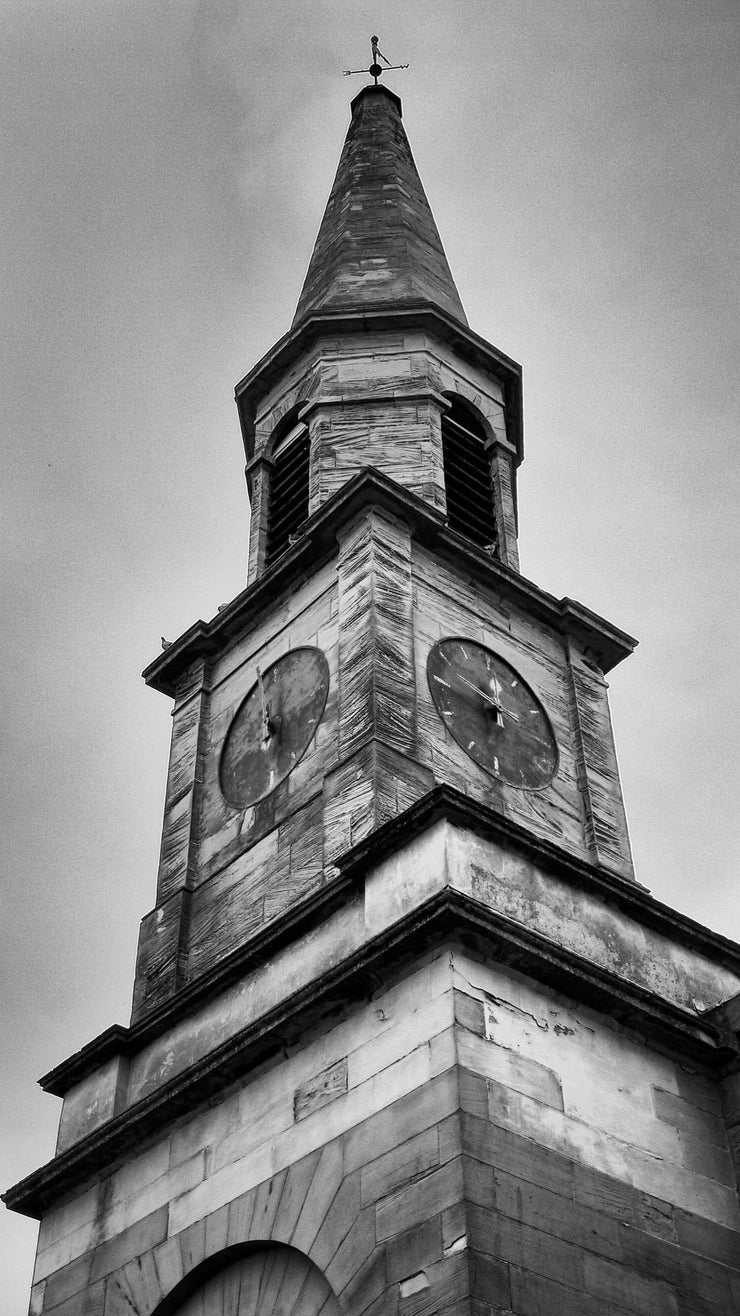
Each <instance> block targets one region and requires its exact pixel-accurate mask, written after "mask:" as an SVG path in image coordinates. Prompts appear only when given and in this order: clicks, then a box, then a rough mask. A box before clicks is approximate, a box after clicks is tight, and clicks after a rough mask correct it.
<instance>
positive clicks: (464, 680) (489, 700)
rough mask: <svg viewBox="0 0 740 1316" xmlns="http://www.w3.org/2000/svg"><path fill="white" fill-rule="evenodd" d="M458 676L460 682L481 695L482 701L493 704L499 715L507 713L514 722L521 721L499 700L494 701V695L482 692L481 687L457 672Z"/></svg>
mask: <svg viewBox="0 0 740 1316" xmlns="http://www.w3.org/2000/svg"><path fill="white" fill-rule="evenodd" d="M456 676H457V679H458V681H462V683H463V685H467V686H469V687H470V689H471V690H475V693H476V694H477V695H480V697H481V699H485V701H486V703H487V704H492V705H493V707H494V708H495V710H496V712H497V713H505V714H506V716H507V717H510V718H511V720H512V722H518V721H519V718H518V717H517V714H516V713H512V712H511V710H510V709H509V708H504V706H503V704H501V703H500V702H499V700H498V699H494V698H493V696H492V695H487V694H486V692H485V690H481V688H480V686H479V685H474V684H473V682H472V681H469V680H468V678H467V677H466V676H462V675H461V673H460V672H456Z"/></svg>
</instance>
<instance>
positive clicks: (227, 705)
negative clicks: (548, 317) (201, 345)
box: [5, 76, 740, 1316]
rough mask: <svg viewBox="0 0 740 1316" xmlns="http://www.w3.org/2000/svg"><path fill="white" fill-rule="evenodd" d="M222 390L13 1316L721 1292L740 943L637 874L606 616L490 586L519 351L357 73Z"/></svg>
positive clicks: (611, 1314) (33, 1193)
mask: <svg viewBox="0 0 740 1316" xmlns="http://www.w3.org/2000/svg"><path fill="white" fill-rule="evenodd" d="M236 402H237V407H238V413H239V419H240V424H241V431H242V436H243V441H244V448H245V452H246V462H247V465H246V474H247V482H248V487H249V497H250V504H251V521H250V536H249V564H248V583H247V586H246V588H245V589H244V591H243V592H242V593H240V594H239V595H238V596H237V597H236V598H235V599H233V601H232V602H231V603H229V604H228V605H227V606H226V607H224V608H222V609H221V610H220V611H219V612H218V614H217V616H216V617H215V618H214V619H213V620H212V621H210V622H203V621H198V622H196V623H195V624H194V625H193V626H191V627H190V629H189V630H188V631H186V632H185V634H184V635H182V636H181V637H180V638H179V639H178V640H176V641H175V642H174V643H173V644H171V645H169V646H168V647H167V648H166V649H165V650H164V651H163V652H162V653H161V654H160V655H159V656H158V657H157V658H156V659H155V660H154V662H152V663H151V664H150V666H149V667H148V668H147V669H146V671H145V673H144V676H145V679H146V681H147V682H148V683H149V684H150V685H151V686H153V687H154V688H155V689H157V690H159V691H161V692H162V693H163V694H164V695H166V696H167V697H168V698H169V699H170V700H172V701H173V729H172V746H171V754H170V763H169V775H168V782H167V793H166V802H165V813H164V823H163V832H162V844H161V852H160V859H159V871H158V879H157V889H156V899H155V904H154V908H153V909H152V911H151V912H150V913H148V914H147V915H146V917H145V918H144V919H143V922H142V925H141V933H140V938H139V949H138V956H137V965H136V980H135V987H134V997H133V1009H132V1016H131V1022H130V1024H129V1025H128V1026H127V1027H123V1026H113V1027H111V1028H109V1029H108V1030H107V1031H106V1032H104V1033H103V1034H102V1035H101V1036H100V1037H98V1038H96V1039H95V1040H94V1041H93V1042H91V1043H90V1044H89V1045H88V1046H87V1047H85V1048H84V1049H83V1050H82V1051H80V1052H79V1053H77V1054H76V1055H74V1056H72V1057H71V1058H70V1059H69V1060H67V1061H65V1062H63V1063H62V1064H60V1065H59V1066H58V1067H57V1068H56V1069H55V1070H53V1072H52V1073H50V1074H48V1075H47V1076H46V1077H45V1078H44V1079H43V1080H42V1084H43V1086H44V1088H45V1089H46V1090H47V1091H48V1092H50V1093H53V1094H54V1095H56V1096H58V1097H62V1098H63V1107H62V1114H61V1121H60V1128H59V1138H58V1144H57V1150H56V1154H55V1157H54V1159H53V1160H52V1161H51V1162H50V1163H49V1164H47V1165H45V1166H43V1167H42V1168H41V1169H39V1170H37V1171H36V1172H35V1173H33V1174H31V1175H30V1176H29V1177H28V1178H27V1179H25V1180H24V1181H23V1182H21V1183H20V1184H18V1185H16V1186H15V1187H14V1188H12V1189H10V1190H9V1191H8V1193H7V1194H6V1196H5V1200H6V1202H7V1204H8V1206H9V1207H10V1208H11V1209H13V1210H18V1211H22V1212H25V1213H26V1214H28V1215H32V1216H35V1217H37V1218H38V1219H39V1220H40V1222H41V1225H40V1234H39V1244H38V1254H37V1263H36V1272H35V1276H34V1287H33V1294H32V1305H31V1311H32V1313H33V1316H124V1314H125V1316H206V1313H207V1316H272V1314H273V1313H274V1314H275V1316H277V1314H278V1313H280V1316H291V1314H293V1313H295V1316H299V1314H300V1316H319V1313H321V1314H322V1316H333V1314H334V1313H347V1314H348V1316H386V1314H387V1316H432V1314H436V1313H440V1314H441V1313H455V1316H458V1314H459V1316H463V1313H464V1314H465V1316H468V1314H469V1316H495V1314H496V1313H499V1314H500V1316H543V1314H544V1313H549V1314H552V1316H559V1314H560V1313H563V1314H564V1313H570V1314H571V1316H627V1314H629V1313H634V1314H635V1316H638V1314H639V1316H698V1314H699V1313H701V1314H702V1316H704V1314H706V1316H730V1313H733V1312H737V1311H738V1310H740V1210H739V1205H738V1171H739V1168H740V1032H739V1030H740V996H739V993H740V948H738V947H737V946H735V945H733V944H731V943H730V942H728V941H727V940H726V939H724V938H723V937H721V936H719V935H718V934H716V933H713V932H710V931H708V930H706V929H704V928H702V927H701V926H699V925H697V924H696V923H694V922H693V921H691V920H690V919H688V918H685V917H683V916H681V915H679V914H677V913H675V912H674V911H672V910H671V909H669V908H668V907H666V906H665V905H662V904H660V903H659V902H657V901H656V900H654V899H653V898H652V897H651V896H650V894H649V893H648V891H647V890H646V889H645V887H643V886H642V885H640V883H639V882H638V881H637V880H636V878H635V874H634V871H633V864H632V857H631V852H630V845H629V838H628V832H627V823H626V818H625V812H624V807H623V803H622V794H621V789H620V780H619V773H618V768H617V761H616V754H615V748H614V741H613V735H612V729H611V722H610V716H609V708H608V702H607V684H606V676H607V674H608V673H609V672H610V671H611V669H612V668H613V667H615V666H616V664H618V663H619V662H620V661H621V660H622V659H623V658H625V657H627V656H628V655H629V653H630V652H631V650H632V648H633V647H634V641H633V640H631V639H630V637H629V636H628V635H626V634H624V633H623V632H622V631H621V630H619V629H617V628H616V627H615V626H613V625H611V624H610V623H609V622H607V621H605V620H604V619H603V618H602V617H600V616H597V615H596V614H595V613H593V612H591V611H590V610H589V609H587V608H585V607H583V606H582V605H580V604H578V603H577V602H575V601H573V600H572V599H567V598H565V599H556V598H554V597H552V596H551V595H549V594H547V593H545V592H544V591H543V590H541V589H540V588H538V586H537V585H536V584H534V583H533V582H531V581H529V580H527V579H525V578H524V577H523V576H522V575H521V574H520V571H519V559H518V552H517V492H516V480H517V470H518V467H519V464H520V463H521V460H522V456H523V447H522V388H521V370H520V367H519V366H518V365H517V364H516V362H515V361H513V360H511V359H510V358H509V357H508V356H506V355H505V354H504V353H503V352H502V351H500V350H499V349H498V348H496V347H493V346H492V345H491V344H490V343H488V342H486V341H485V340H484V339H483V338H481V337H479V336H478V335H477V334H476V333H475V331H474V330H473V329H471V328H470V327H469V325H468V323H467V320H466V317H465V312H464V310H463V307H462V303H461V301H460V297H459V294H458V291H457V288H456V286H455V282H454V279H453V276H452V273H451V271H450V268H449V265H448V263H447V259H446V256H445V253H444V249H443V247H442V243H441V240H440V237H439V233H438V232H437V228H436V225H435V222H434V219H433V217H432V212H431V210H430V208H429V204H428V202H427V199H426V196H425V193H424V189H423V187H422V184H421V181H420V178H419V175H418V172H417V170H416V166H415V164H414V160H413V156H412V154H411V150H410V148H409V144H408V141H407V138H406V134H405V132H404V128H403V122H402V115H401V103H400V101H399V99H398V97H397V96H396V95H395V94H393V92H391V91H389V90H388V89H387V88H385V87H384V86H382V85H379V84H378V82H377V76H376V79H375V84H374V85H369V86H366V87H364V88H363V89H362V90H361V91H360V92H359V94H358V95H357V96H356V97H355V99H354V100H353V101H352V112H351V122H350V126H349V130H348V133H347V137H346V141H345V144H344V149H343V151H342V155H341V158H340V162H339V167H338V171H337V175H336V179H335V182H334V185H333V187H332V190H331V194H330V196H329V201H328V203H327V207H326V211H325V214H324V217H323V220H322V223H321V227H320V230H319V235H318V238H317V241H316V245H315V248H314V251H313V255H312V257H311V261H310V264H309V268H308V273H307V275H306V279H305V283H304V285H303V289H302V291H301V293H300V297H299V300H298V306H297V310H296V313H295V317H294V319H293V322H292V325H291V327H290V329H289V331H288V332H287V333H286V334H285V336H284V337H283V338H282V339H280V341H279V342H278V343H276V344H275V346H274V347H273V348H272V349H271V350H270V351H269V352H268V353H267V355H266V356H265V357H264V358H263V359H262V360H261V361H260V362H259V363H258V364H257V365H256V366H254V368H253V369H251V370H250V371H249V373H248V374H247V375H245V377H244V378H243V379H242V380H241V382H240V383H239V384H238V385H237V388H236Z"/></svg>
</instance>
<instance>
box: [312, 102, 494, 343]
mask: <svg viewBox="0 0 740 1316" xmlns="http://www.w3.org/2000/svg"><path fill="white" fill-rule="evenodd" d="M420 303H424V304H426V305H429V304H430V303H431V304H432V305H434V306H436V307H438V308H439V309H440V310H442V311H445V312H446V313H447V314H448V315H451V316H453V317H454V319H456V320H459V321H461V323H462V324H464V325H467V323H468V322H467V319H466V317H465V312H464V310H463V307H462V302H461V301H460V296H459V294H458V291H457V288H456V287H455V281H454V279H453V277H452V273H451V271H450V267H449V265H448V264H447V257H446V256H445V253H444V249H443V247H442V243H441V241H440V237H439V233H438V232H437V226H436V224H435V222H434V219H433V217H432V212H431V210H430V208H429V202H428V201H427V199H426V195H425V193H424V188H423V186H422V182H421V179H420V178H419V174H418V172H417V168H416V165H415V164H414V158H413V156H412V154H411V148H410V146H409V143H408V138H407V137H406V133H405V132H404V128H403V124H402V123H401V102H400V100H399V98H398V96H395V95H394V94H393V92H391V91H388V89H387V88H386V87H382V86H379V85H378V86H369V87H364V88H363V90H362V91H361V92H360V93H359V95H358V96H356V97H355V99H354V100H353V102H352V121H351V123H350V126H349V130H348V132H347V137H346V140H345V143H344V149H343V151H342V155H341V158H340V161H339V168H338V169H337V176H336V178H335V179H334V186H333V187H332V190H331V194H330V196H329V200H328V203H327V206H326V210H325V212H324V218H323V220H322V221H321V228H320V229H319V236H318V238H317V239H316V246H315V247H314V250H313V255H312V257H311V262H310V264H309V267H308V273H307V275H306V280H305V283H304V285H303V291H302V292H301V295H300V298H299V300H298V306H297V309H296V313H295V316H294V318H293V325H294V326H296V325H297V324H299V323H300V321H302V320H304V319H305V318H306V317H307V316H308V315H311V314H313V313H314V312H316V311H318V310H321V311H341V310H360V311H362V310H375V311H378V310H382V309H386V308H388V309H389V308H391V307H393V308H396V307H397V308H398V309H401V308H406V307H409V306H412V305H415V306H418V305H419V304H420Z"/></svg>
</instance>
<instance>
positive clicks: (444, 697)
mask: <svg viewBox="0 0 740 1316" xmlns="http://www.w3.org/2000/svg"><path fill="white" fill-rule="evenodd" d="M427 678H428V681H429V689H430V690H431V693H432V698H433V699H434V702H435V704H436V706H437V711H438V712H439V715H440V717H441V718H442V721H443V722H444V724H445V726H446V727H447V729H448V731H449V732H450V734H451V735H452V736H453V737H454V739H455V740H456V741H457V743H458V745H460V746H461V748H462V749H464V750H465V753H466V754H468V755H469V756H470V758H471V759H473V761H474V762H475V763H477V764H478V766H479V767H481V768H483V769H484V771H486V772H488V773H490V775H491V776H492V777H496V778H498V779H499V780H500V781H503V782H506V784H507V785H509V786H519V787H520V788H522V789H524V790H541V789H542V787H543V786H547V785H548V784H549V782H551V781H552V779H553V777H554V776H555V773H556V772H557V770H558V747H557V743H556V741H555V736H554V735H553V731H552V727H551V726H550V719H549V718H548V716H547V713H546V712H545V710H544V708H543V707H542V704H541V703H540V701H539V700H538V698H537V696H536V695H535V694H534V692H533V691H532V690H531V689H530V687H529V686H528V685H527V683H526V681H524V680H523V679H522V677H521V676H520V675H519V673H518V672H517V671H515V670H514V668H513V667H511V666H510V665H509V663H507V662H505V661H504V659H503V658H500V657H499V656H498V654H496V653H493V651H492V650H491V649H487V648H486V647H485V646H484V645H482V644H478V643H477V642H476V641H475V640H466V639H460V638H457V637H451V638H449V639H446V640H440V642H439V643H438V644H435V645H434V648H433V649H432V650H431V651H430V653H429V658H428V660H427Z"/></svg>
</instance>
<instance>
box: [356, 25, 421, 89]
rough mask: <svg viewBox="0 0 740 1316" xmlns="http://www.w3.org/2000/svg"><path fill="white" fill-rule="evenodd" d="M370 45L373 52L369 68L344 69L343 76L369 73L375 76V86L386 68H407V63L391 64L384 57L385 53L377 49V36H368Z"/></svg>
mask: <svg viewBox="0 0 740 1316" xmlns="http://www.w3.org/2000/svg"><path fill="white" fill-rule="evenodd" d="M370 46H371V48H372V52H373V62H372V64H371V65H370V68H369V69H345V70H344V76H345V78H348V77H349V76H350V75H351V74H352V73H371V74H372V76H373V77H374V78H375V86H376V87H377V85H378V78H379V77H380V75H381V73H386V72H387V71H388V69H407V68H408V67H409V65H408V64H391V63H390V62H389V61H388V60H387V59H386V57H385V55H384V54H383V52H382V51H381V50H378V38H377V37H371V38H370ZM381 59H382V61H383V63H382V64H381V63H380V62H379V61H380V60H381ZM383 66H385V67H383Z"/></svg>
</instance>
